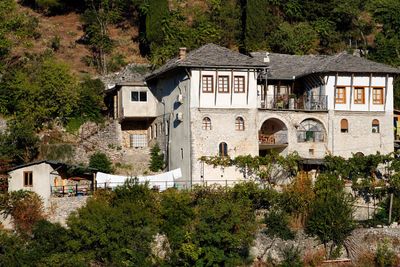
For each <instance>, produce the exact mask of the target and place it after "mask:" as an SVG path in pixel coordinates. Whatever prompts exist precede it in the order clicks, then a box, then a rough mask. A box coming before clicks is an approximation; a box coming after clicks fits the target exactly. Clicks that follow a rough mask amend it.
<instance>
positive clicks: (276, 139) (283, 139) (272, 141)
mask: <svg viewBox="0 0 400 267" xmlns="http://www.w3.org/2000/svg"><path fill="white" fill-rule="evenodd" d="M258 142H259V144H260V145H284V144H287V143H288V135H287V132H280V133H275V134H262V133H260V134H259V135H258Z"/></svg>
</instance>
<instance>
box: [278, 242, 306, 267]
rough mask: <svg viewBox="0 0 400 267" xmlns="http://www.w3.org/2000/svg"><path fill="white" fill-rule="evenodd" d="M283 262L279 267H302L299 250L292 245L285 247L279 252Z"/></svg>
mask: <svg viewBox="0 0 400 267" xmlns="http://www.w3.org/2000/svg"><path fill="white" fill-rule="evenodd" d="M280 254H281V257H282V258H283V260H282V261H281V263H280V264H279V266H280V267H302V266H304V264H303V261H302V260H301V257H300V249H299V248H297V247H295V246H294V245H291V246H285V247H283V248H282V249H281V250H280Z"/></svg>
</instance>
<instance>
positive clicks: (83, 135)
mask: <svg viewBox="0 0 400 267" xmlns="http://www.w3.org/2000/svg"><path fill="white" fill-rule="evenodd" d="M121 132H122V131H121V126H120V124H119V123H118V121H108V122H106V123H105V124H104V125H102V124H95V123H92V122H87V123H85V124H83V125H82V126H81V127H80V129H79V132H78V134H77V135H69V136H68V139H70V141H71V142H73V143H75V144H76V146H75V158H74V161H75V162H77V163H85V164H87V163H89V158H90V156H91V155H92V154H93V153H95V152H97V151H101V152H103V153H106V154H107V155H108V156H109V157H110V159H111V160H112V161H113V162H118V161H120V160H121V159H122V158H123V150H122V147H121V143H122V141H121V140H122V133H121Z"/></svg>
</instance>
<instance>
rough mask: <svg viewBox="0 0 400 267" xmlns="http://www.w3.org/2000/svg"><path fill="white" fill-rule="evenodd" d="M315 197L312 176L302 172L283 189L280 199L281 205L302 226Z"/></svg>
mask: <svg viewBox="0 0 400 267" xmlns="http://www.w3.org/2000/svg"><path fill="white" fill-rule="evenodd" d="M314 197H315V194H314V192H313V188H312V181H311V178H310V177H308V176H307V175H303V174H300V175H298V176H296V177H295V179H294V180H293V181H292V183H291V184H289V185H288V186H287V187H286V188H285V189H284V190H283V193H282V194H281V199H280V202H281V207H282V209H284V210H285V212H287V213H288V214H290V215H292V216H293V221H296V220H297V222H298V224H299V225H298V226H299V227H302V226H304V223H305V221H306V218H307V216H308V214H309V212H310V206H311V204H312V202H313V200H314Z"/></svg>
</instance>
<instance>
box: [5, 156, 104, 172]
mask: <svg viewBox="0 0 400 267" xmlns="http://www.w3.org/2000/svg"><path fill="white" fill-rule="evenodd" d="M42 163H47V164H49V165H58V166H63V165H64V166H71V167H82V168H84V169H85V170H89V171H93V172H97V171H98V170H97V169H95V168H91V167H84V166H79V165H74V164H68V163H64V162H59V161H55V160H46V159H45V160H39V161H32V162H29V163H25V164H21V165H18V166H15V167H13V168H11V169H10V170H9V171H8V172H7V173H9V172H12V171H15V170H18V169H21V168H25V167H29V166H33V165H38V164H42Z"/></svg>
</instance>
